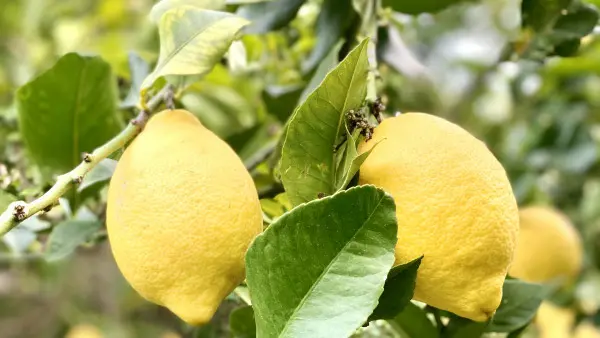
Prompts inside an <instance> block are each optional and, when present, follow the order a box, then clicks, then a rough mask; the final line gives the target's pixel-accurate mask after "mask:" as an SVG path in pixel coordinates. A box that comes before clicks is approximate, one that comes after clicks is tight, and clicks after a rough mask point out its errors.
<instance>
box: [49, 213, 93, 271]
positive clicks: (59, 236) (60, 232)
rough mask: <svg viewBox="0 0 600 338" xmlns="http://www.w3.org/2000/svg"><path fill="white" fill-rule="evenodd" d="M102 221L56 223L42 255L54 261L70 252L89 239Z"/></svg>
mask: <svg viewBox="0 0 600 338" xmlns="http://www.w3.org/2000/svg"><path fill="white" fill-rule="evenodd" d="M101 226H102V223H100V222H95V221H75V220H69V221H65V222H62V223H60V224H58V225H57V226H56V227H54V229H53V230H52V233H51V234H50V237H49V238H48V243H47V244H46V245H47V248H46V251H45V253H44V256H45V258H46V260H47V261H56V260H59V259H62V258H64V257H66V256H68V255H69V254H71V253H72V252H73V251H75V249H76V248H77V247H78V246H79V245H81V244H83V243H85V242H87V241H89V240H90V239H91V238H92V236H93V235H94V234H95V233H96V232H97V231H98V230H99V229H100V227H101Z"/></svg>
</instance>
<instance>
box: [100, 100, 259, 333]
mask: <svg viewBox="0 0 600 338" xmlns="http://www.w3.org/2000/svg"><path fill="white" fill-rule="evenodd" d="M106 225H107V230H108V236H109V240H110V244H111V247H112V251H113V255H114V257H115V260H116V262H117V264H118V266H119V269H120V270H121V272H122V273H123V275H124V276H125V278H126V279H127V281H128V282H129V283H130V284H131V285H132V286H133V288H134V289H135V290H136V291H137V292H139V293H140V294H141V295H142V296H143V297H144V298H146V299H148V300H149V301H151V302H154V303H157V304H160V305H164V306H166V307H167V308H169V309H170V310H171V311H173V312H174V313H175V314H176V315H177V316H179V317H180V318H181V319H183V320H184V321H186V322H188V323H190V324H193V325H199V324H203V323H206V322H207V321H209V320H210V319H211V317H212V315H213V314H214V312H215V311H216V309H217V307H218V306H219V304H220V303H221V301H222V300H223V298H224V297H226V296H227V295H228V294H229V293H230V292H231V291H232V290H233V289H234V288H235V287H236V286H237V285H238V284H239V283H240V282H241V281H242V280H243V279H244V275H245V265H244V257H245V254H246V250H247V249H248V246H249V245H250V242H251V241H252V239H253V238H254V237H255V236H256V235H257V234H259V233H260V232H261V231H262V212H261V209H260V203H259V200H258V195H257V192H256V189H255V187H254V182H253V181H252V178H251V177H250V174H249V173H248V171H247V170H246V168H245V167H244V165H243V163H242V162H241V160H240V159H239V158H238V156H237V155H236V153H235V152H234V151H233V150H232V149H231V148H230V147H229V146H228V145H227V144H226V143H225V142H223V141H222V140H221V139H219V138H218V137H217V136H215V135H214V134H213V133H212V132H211V131H209V130H207V129H206V128H204V126H202V124H201V123H200V121H198V119H197V118H196V117H195V116H194V115H192V114H190V113H189V112H187V111H184V110H173V111H163V112H161V113H158V114H156V115H155V116H153V117H152V118H151V119H150V121H148V124H147V125H146V127H145V129H144V131H143V132H142V133H141V134H140V135H139V136H138V137H137V138H136V139H135V140H134V141H133V142H132V143H131V145H130V146H129V147H128V148H127V149H126V150H125V152H124V153H123V156H122V157H121V159H120V160H119V163H118V165H117V168H116V170H115V173H114V175H113V177H112V180H111V182H110V187H109V191H108V205H107V220H106Z"/></svg>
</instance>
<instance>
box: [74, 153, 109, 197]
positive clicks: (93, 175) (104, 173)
mask: <svg viewBox="0 0 600 338" xmlns="http://www.w3.org/2000/svg"><path fill="white" fill-rule="evenodd" d="M116 168H117V161H115V160H112V159H110V158H105V159H103V160H102V161H100V163H98V164H97V165H96V166H95V167H94V168H92V170H90V172H89V173H87V174H86V175H85V176H84V177H83V181H82V182H81V184H79V186H78V187H77V191H83V190H84V189H86V188H88V187H90V186H92V185H94V184H96V183H99V182H105V181H108V180H110V178H111V177H112V175H113V173H114V172H115V169H116Z"/></svg>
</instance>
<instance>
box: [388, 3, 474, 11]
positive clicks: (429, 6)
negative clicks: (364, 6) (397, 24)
mask: <svg viewBox="0 0 600 338" xmlns="http://www.w3.org/2000/svg"><path fill="white" fill-rule="evenodd" d="M468 1H474V0H418V1H416V0H383V6H385V7H391V8H392V9H393V10H394V11H397V12H400V13H405V14H421V13H434V12H438V11H441V10H442V9H445V8H447V7H449V6H451V5H454V4H457V3H460V2H468Z"/></svg>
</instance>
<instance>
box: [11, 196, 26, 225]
mask: <svg viewBox="0 0 600 338" xmlns="http://www.w3.org/2000/svg"><path fill="white" fill-rule="evenodd" d="M12 205H13V213H12V214H13V218H14V219H15V221H17V222H21V221H23V220H25V218H27V213H26V210H25V209H26V208H27V203H25V202H24V201H18V202H14V203H13V204H12Z"/></svg>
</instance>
